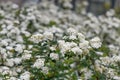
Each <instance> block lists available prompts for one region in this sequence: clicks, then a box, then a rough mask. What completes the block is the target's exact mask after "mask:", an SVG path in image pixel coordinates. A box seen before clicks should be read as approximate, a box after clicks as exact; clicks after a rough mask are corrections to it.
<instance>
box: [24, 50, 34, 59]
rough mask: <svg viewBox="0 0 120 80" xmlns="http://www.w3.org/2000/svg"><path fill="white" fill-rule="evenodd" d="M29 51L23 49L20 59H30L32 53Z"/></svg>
mask: <svg viewBox="0 0 120 80" xmlns="http://www.w3.org/2000/svg"><path fill="white" fill-rule="evenodd" d="M30 53H31V51H27V50H24V54H23V55H22V59H23V60H26V59H30V58H31V57H32V55H31V54H30Z"/></svg>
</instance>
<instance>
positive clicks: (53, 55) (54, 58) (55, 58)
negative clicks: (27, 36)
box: [50, 53, 59, 60]
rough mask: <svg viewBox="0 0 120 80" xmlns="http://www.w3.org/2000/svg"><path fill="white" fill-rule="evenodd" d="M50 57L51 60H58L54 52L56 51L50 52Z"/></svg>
mask: <svg viewBox="0 0 120 80" xmlns="http://www.w3.org/2000/svg"><path fill="white" fill-rule="evenodd" d="M50 58H51V59H52V60H58V59H59V55H58V54H56V53H51V54H50Z"/></svg>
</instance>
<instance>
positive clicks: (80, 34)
mask: <svg viewBox="0 0 120 80" xmlns="http://www.w3.org/2000/svg"><path fill="white" fill-rule="evenodd" d="M77 35H78V39H79V40H80V42H83V41H84V40H85V36H84V35H83V34H82V33H78V34H77Z"/></svg>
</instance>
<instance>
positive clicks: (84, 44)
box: [79, 40, 89, 49]
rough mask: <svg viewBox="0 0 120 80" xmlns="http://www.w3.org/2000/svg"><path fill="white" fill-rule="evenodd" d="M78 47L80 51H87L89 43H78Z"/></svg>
mask: <svg viewBox="0 0 120 80" xmlns="http://www.w3.org/2000/svg"><path fill="white" fill-rule="evenodd" d="M79 47H80V48H81V49H87V48H89V42H88V41H86V40H84V41H83V42H82V43H79Z"/></svg>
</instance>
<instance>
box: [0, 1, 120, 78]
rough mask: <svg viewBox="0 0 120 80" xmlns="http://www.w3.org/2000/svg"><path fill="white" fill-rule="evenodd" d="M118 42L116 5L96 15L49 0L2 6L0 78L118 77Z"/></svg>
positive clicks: (119, 39) (119, 57)
mask: <svg viewBox="0 0 120 80" xmlns="http://www.w3.org/2000/svg"><path fill="white" fill-rule="evenodd" d="M67 4H68V2H67ZM65 7H66V5H65ZM70 8H71V6H70ZM111 34H112V35H111ZM119 47H120V19H119V18H117V17H115V13H114V11H113V10H111V11H109V12H107V13H106V15H105V16H103V15H102V16H99V17H96V16H94V15H92V14H90V13H89V14H87V13H84V14H83V13H82V14H81V15H78V14H76V13H74V12H72V11H71V10H70V9H69V5H68V6H67V8H65V9H62V8H59V7H58V6H55V5H54V4H51V2H48V1H43V2H41V3H40V4H38V5H32V6H30V5H29V6H24V7H23V8H18V6H17V5H15V4H11V3H8V4H6V5H3V4H1V5H0V80H64V79H65V80H119V79H120V67H119V66H120V54H119V52H120V51H119Z"/></svg>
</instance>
